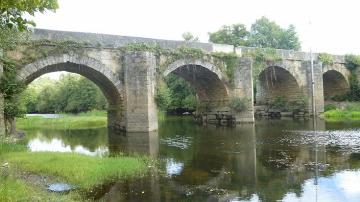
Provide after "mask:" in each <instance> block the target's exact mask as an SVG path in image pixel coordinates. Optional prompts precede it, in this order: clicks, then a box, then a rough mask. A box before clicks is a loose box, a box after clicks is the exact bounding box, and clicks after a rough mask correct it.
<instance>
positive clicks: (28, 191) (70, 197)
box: [0, 175, 81, 202]
mask: <svg viewBox="0 0 360 202" xmlns="http://www.w3.org/2000/svg"><path fill="white" fill-rule="evenodd" d="M79 200H81V197H80V195H79V194H78V193H76V192H71V193H69V194H67V195H64V194H60V195H59V194H56V193H50V192H47V191H45V190H41V189H39V188H36V187H34V186H31V185H29V184H27V183H26V182H24V181H22V180H19V179H16V178H14V177H12V176H6V177H5V176H1V175H0V201H64V202H65V201H79Z"/></svg>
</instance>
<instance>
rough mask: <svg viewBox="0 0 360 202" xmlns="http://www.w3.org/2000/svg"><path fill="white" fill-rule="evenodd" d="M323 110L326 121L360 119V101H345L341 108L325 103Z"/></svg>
mask: <svg viewBox="0 0 360 202" xmlns="http://www.w3.org/2000/svg"><path fill="white" fill-rule="evenodd" d="M325 110H326V111H325V113H324V117H325V119H326V120H327V121H345V120H352V121H360V103H346V104H345V107H342V109H339V108H338V107H336V106H335V105H326V106H325Z"/></svg>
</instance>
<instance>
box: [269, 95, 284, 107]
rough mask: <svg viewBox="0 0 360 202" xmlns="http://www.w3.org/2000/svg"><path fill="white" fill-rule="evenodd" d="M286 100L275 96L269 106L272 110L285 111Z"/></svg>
mask: <svg viewBox="0 0 360 202" xmlns="http://www.w3.org/2000/svg"><path fill="white" fill-rule="evenodd" d="M286 104H287V100H286V98H285V97H284V96H276V97H275V99H274V101H273V102H272V103H271V106H272V107H273V108H274V109H285V108H286Z"/></svg>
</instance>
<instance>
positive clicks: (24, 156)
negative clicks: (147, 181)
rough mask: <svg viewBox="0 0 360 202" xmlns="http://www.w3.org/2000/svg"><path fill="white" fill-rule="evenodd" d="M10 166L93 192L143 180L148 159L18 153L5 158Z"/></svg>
mask: <svg viewBox="0 0 360 202" xmlns="http://www.w3.org/2000/svg"><path fill="white" fill-rule="evenodd" d="M4 158H5V159H6V161H7V162H8V163H9V164H10V166H15V167H16V168H17V169H19V170H22V171H28V172H32V173H36V174H39V175H42V174H43V175H50V176H54V177H58V178H59V179H60V180H64V181H66V182H68V183H72V184H74V185H77V186H80V187H81V188H83V189H90V188H92V187H94V186H96V185H100V184H103V183H106V182H110V181H114V180H119V179H120V180H121V179H129V178H136V177H141V176H144V175H145V174H146V173H147V170H148V167H147V163H146V161H147V158H146V157H125V156H120V157H91V156H85V155H81V154H75V153H54V152H17V153H10V154H5V156H4Z"/></svg>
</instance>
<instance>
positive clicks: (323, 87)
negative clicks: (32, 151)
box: [0, 30, 360, 133]
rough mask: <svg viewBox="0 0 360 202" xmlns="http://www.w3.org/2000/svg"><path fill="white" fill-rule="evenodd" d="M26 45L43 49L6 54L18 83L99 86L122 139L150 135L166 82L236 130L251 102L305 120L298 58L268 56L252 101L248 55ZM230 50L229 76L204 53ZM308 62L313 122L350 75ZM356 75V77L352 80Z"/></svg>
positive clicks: (304, 72)
mask: <svg viewBox="0 0 360 202" xmlns="http://www.w3.org/2000/svg"><path fill="white" fill-rule="evenodd" d="M33 39H34V40H44V41H45V43H44V44H40V45H37V46H33V47H30V48H29V47H28V48H26V47H21V48H20V49H19V50H16V51H12V52H8V53H7V55H8V56H9V57H12V58H13V59H15V60H18V61H20V62H21V63H22V64H23V66H22V68H21V69H20V70H19V72H18V78H19V79H20V80H23V81H24V82H25V83H26V84H28V83H30V82H31V81H33V80H34V79H36V78H38V77H39V76H41V75H43V74H45V73H49V72H54V71H68V72H74V73H78V74H80V75H83V76H85V77H87V78H88V79H90V80H91V81H93V82H94V83H95V84H96V85H97V86H99V88H100V89H101V90H102V92H103V93H104V95H105V97H106V98H107V101H108V104H109V108H108V123H109V126H110V127H113V128H116V129H121V130H126V131H130V132H148V131H155V130H157V128H158V123H157V113H156V111H157V109H156V104H155V101H154V97H155V92H156V91H155V89H156V87H157V85H158V83H157V82H158V81H159V80H162V79H164V78H165V77H166V76H167V75H169V74H175V75H177V76H180V77H182V78H184V79H185V80H187V81H188V82H189V83H190V84H191V85H192V86H193V87H194V89H195V91H196V94H197V98H198V101H199V102H200V103H201V104H203V103H206V105H207V108H208V109H207V110H208V111H207V113H208V114H213V115H214V114H216V113H219V112H220V113H223V112H229V111H230V112H231V113H233V115H234V116H235V118H236V120H235V121H236V122H238V123H240V122H254V105H253V104H254V97H256V103H255V104H256V105H258V104H262V105H266V104H268V103H269V102H272V101H273V100H274V99H275V98H276V97H277V96H284V97H286V99H287V100H288V101H294V102H295V101H301V100H305V102H306V106H305V107H304V109H303V111H302V114H303V115H304V114H307V115H309V114H311V113H312V100H311V95H312V89H311V68H310V58H311V57H310V54H309V53H306V52H297V51H290V50H276V53H277V54H278V55H279V56H280V57H281V60H280V61H266V67H264V70H263V71H262V72H260V74H259V76H258V78H255V79H256V80H255V81H256V85H257V93H256V95H253V85H254V81H253V75H252V72H253V69H252V68H253V67H252V60H251V59H249V58H245V57H242V56H243V55H248V53H249V52H250V51H254V50H255V49H254V48H251V47H237V48H235V49H234V48H233V47H232V46H228V45H221V44H211V43H188V42H183V41H170V40H158V39H146V38H139V37H123V36H115V35H104V34H92V33H77V32H63V31H51V30H35V33H34V35H33ZM46 40H48V41H53V42H54V41H56V42H59V41H67V40H70V41H75V42H78V43H83V44H82V45H79V44H78V46H73V47H65V48H64V47H62V46H61V45H59V44H57V43H53V44H51V43H50V44H49V43H46ZM132 43H146V44H152V45H154V44H156V45H158V46H159V47H161V48H166V49H168V50H174V49H176V48H179V47H181V46H184V45H187V46H190V47H193V48H199V49H201V50H202V51H203V55H202V56H201V57H202V58H196V57H193V58H192V57H191V55H190V56H188V55H181V57H182V58H181V57H180V56H179V55H177V57H173V58H172V56H171V54H162V53H151V52H146V51H144V50H140V51H139V50H138V51H131V50H127V49H122V47H123V46H126V45H128V44H132ZM84 44H85V45H84ZM234 50H235V53H236V54H237V55H238V56H239V58H238V61H237V64H238V65H237V66H235V67H233V68H234V69H233V70H234V72H230V74H229V72H227V70H229V69H227V66H226V65H227V63H226V62H225V61H222V60H220V59H219V58H217V57H215V56H214V55H215V54H212V53H214V52H217V51H223V52H227V53H233V51H234ZM159 54H160V55H159ZM313 57H314V58H315V63H314V73H315V101H316V103H315V106H316V115H318V114H321V113H322V112H323V111H324V98H325V99H327V98H328V97H331V96H333V95H339V94H341V93H343V92H344V91H346V90H347V89H348V87H349V81H348V77H349V75H350V72H349V71H348V70H347V69H346V67H345V65H344V64H345V60H344V57H343V56H333V57H334V63H333V64H331V65H327V66H323V65H322V64H321V62H319V61H318V59H317V58H318V54H313ZM359 71H360V70H359ZM232 73H233V74H232ZM0 74H1V72H0ZM357 74H358V75H360V73H359V72H357ZM269 78H271V79H270V80H269ZM269 81H270V82H269ZM159 83H160V82H159ZM232 98H240V99H241V100H243V101H246V104H247V109H246V110H245V111H242V112H233V111H232V110H231V109H230V108H229V101H230V99H232ZM1 106H2V99H1V97H0V107H1ZM257 107H258V106H257ZM0 109H1V108H0ZM283 114H284V113H283ZM2 118H3V113H2V112H1V111H0V133H1V131H2V128H3V127H1V126H2V125H3V121H1V120H2Z"/></svg>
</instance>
